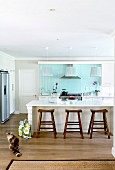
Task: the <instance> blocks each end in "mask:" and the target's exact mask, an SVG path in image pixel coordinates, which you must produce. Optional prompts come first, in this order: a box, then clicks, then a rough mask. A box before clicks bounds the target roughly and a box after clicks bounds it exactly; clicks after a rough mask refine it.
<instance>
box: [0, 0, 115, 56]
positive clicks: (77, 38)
mask: <svg viewBox="0 0 115 170" xmlns="http://www.w3.org/2000/svg"><path fill="white" fill-rule="evenodd" d="M50 9H55V11H50ZM114 31H115V0H0V51H3V52H5V53H8V54H9V55H12V56H14V57H16V58H39V57H46V56H48V57H52V58H53V57H56V56H57V57H58V59H61V58H62V57H65V56H66V57H68V56H69V57H70V56H71V57H87V56H88V57H95V56H98V57H113V56H114V40H113V34H114ZM46 47H48V50H46ZM70 47H72V50H70V49H69V48H70Z"/></svg>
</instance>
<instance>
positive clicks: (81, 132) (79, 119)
mask: <svg viewBox="0 0 115 170" xmlns="http://www.w3.org/2000/svg"><path fill="white" fill-rule="evenodd" d="M78 121H79V128H80V134H81V137H82V139H84V136H83V130H82V124H81V118H80V113H79V112H78Z"/></svg>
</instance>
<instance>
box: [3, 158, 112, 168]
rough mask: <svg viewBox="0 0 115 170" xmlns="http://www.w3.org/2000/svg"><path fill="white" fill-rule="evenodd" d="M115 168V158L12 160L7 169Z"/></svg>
mask: <svg viewBox="0 0 115 170" xmlns="http://www.w3.org/2000/svg"><path fill="white" fill-rule="evenodd" d="M22 169H24V170H115V160H114V159H112V160H72V161H71V160H70V161H68V160H66V161H63V160H62V161H61V160H60V161H57V160H55V161H47V160H46V161H41V160H12V161H11V162H10V164H9V165H8V167H7V168H6V170H22Z"/></svg>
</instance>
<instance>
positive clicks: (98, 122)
mask: <svg viewBox="0 0 115 170" xmlns="http://www.w3.org/2000/svg"><path fill="white" fill-rule="evenodd" d="M106 112H108V110H106V109H102V110H93V109H91V113H92V114H91V119H90V123H89V129H88V134H90V139H92V134H93V132H95V131H93V129H104V132H105V134H108V139H110V133H109V128H108V124H107V119H106ZM95 113H102V114H103V120H102V121H95V120H94V119H95ZM94 125H103V127H102V126H101V127H99V126H97V127H96V126H94Z"/></svg>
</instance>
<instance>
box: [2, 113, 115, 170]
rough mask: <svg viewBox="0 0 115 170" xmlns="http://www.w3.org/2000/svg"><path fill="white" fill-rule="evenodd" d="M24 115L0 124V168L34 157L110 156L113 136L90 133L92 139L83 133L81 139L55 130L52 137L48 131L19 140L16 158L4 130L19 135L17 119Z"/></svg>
mask: <svg viewBox="0 0 115 170" xmlns="http://www.w3.org/2000/svg"><path fill="white" fill-rule="evenodd" d="M26 117H27V115H26V114H18V115H12V116H11V119H10V120H9V121H7V122H6V123H5V124H3V125H0V170H5V168H6V166H7V165H8V163H9V162H10V160H11V159H31V160H32V159H37V160H73V159H113V156H112V154H111V150H112V144H113V139H112V138H113V137H112V136H111V139H108V138H107V135H104V134H101V133H97V132H95V133H93V139H89V135H88V134H84V137H85V138H84V139H81V137H80V134H79V133H77V134H76V133H72V134H71V133H67V138H66V139H63V134H62V133H58V134H57V138H56V139H54V137H53V134H52V133H51V132H45V133H41V134H40V137H39V138H35V137H34V138H31V139H28V140H27V139H23V138H21V137H20V138H19V139H20V152H21V153H22V156H21V157H19V158H17V157H16V156H15V155H14V154H13V153H12V152H11V151H10V150H9V149H8V141H7V139H6V132H9V131H12V132H13V133H14V134H15V135H18V125H19V121H20V120H24V119H25V118H26Z"/></svg>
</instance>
